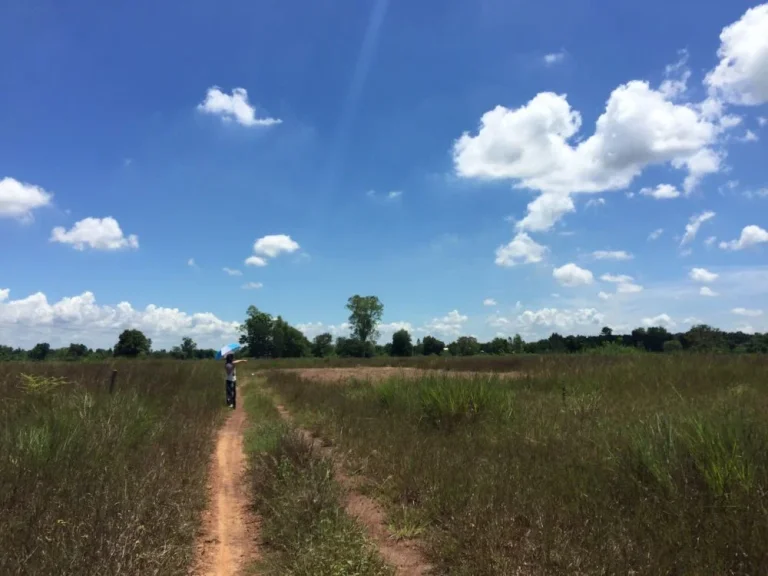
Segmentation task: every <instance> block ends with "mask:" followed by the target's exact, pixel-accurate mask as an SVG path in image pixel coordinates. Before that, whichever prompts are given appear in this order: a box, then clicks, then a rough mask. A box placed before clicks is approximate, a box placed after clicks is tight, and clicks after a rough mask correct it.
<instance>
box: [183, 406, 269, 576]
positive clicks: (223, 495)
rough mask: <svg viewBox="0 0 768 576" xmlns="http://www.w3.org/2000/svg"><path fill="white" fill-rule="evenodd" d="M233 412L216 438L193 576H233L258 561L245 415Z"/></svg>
mask: <svg viewBox="0 0 768 576" xmlns="http://www.w3.org/2000/svg"><path fill="white" fill-rule="evenodd" d="M240 404H241V405H239V406H238V407H237V409H236V410H233V411H232V412H231V413H230V414H229V416H228V418H227V421H226V423H225V424H224V426H223V427H222V428H221V429H220V430H219V432H218V436H217V438H216V450H215V451H214V454H213V458H212V461H211V465H210V470H209V473H208V478H209V485H208V498H209V500H208V508H207V509H206V510H205V512H204V513H203V523H202V533H201V535H200V536H199V538H198V543H197V546H196V550H195V552H196V561H195V563H194V568H193V570H192V571H191V574H192V575H194V576H236V575H238V574H242V573H243V570H244V569H245V568H246V567H247V566H248V565H249V564H250V563H251V562H253V561H254V560H256V559H257V558H258V531H259V524H258V519H257V518H256V516H255V515H254V514H253V512H252V511H251V509H250V507H249V494H248V483H247V479H246V477H245V463H246V460H245V453H244V451H243V432H244V431H245V412H244V411H243V408H242V401H241V402H240Z"/></svg>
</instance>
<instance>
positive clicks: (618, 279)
mask: <svg viewBox="0 0 768 576" xmlns="http://www.w3.org/2000/svg"><path fill="white" fill-rule="evenodd" d="M600 280H602V281H603V282H613V283H616V284H621V283H624V282H632V280H634V278H632V276H627V275H626V274H603V275H602V276H600Z"/></svg>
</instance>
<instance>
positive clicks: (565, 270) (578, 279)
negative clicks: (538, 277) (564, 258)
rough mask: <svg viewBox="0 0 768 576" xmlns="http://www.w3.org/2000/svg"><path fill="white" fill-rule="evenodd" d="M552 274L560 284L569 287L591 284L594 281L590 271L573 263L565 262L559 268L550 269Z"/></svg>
mask: <svg viewBox="0 0 768 576" xmlns="http://www.w3.org/2000/svg"><path fill="white" fill-rule="evenodd" d="M552 276H553V277H554V278H555V280H557V281H558V282H559V283H560V284H561V285H563V286H568V287H571V288H573V287H576V286H585V285H587V284H592V282H593V281H594V276H592V272H590V271H589V270H586V269H584V268H579V267H578V266H577V265H576V264H573V263H569V264H565V265H564V266H561V267H560V268H555V269H554V270H553V271H552Z"/></svg>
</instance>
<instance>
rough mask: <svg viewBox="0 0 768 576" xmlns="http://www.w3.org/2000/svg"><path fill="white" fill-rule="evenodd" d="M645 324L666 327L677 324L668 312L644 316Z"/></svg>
mask: <svg viewBox="0 0 768 576" xmlns="http://www.w3.org/2000/svg"><path fill="white" fill-rule="evenodd" d="M642 323H643V326H646V327H648V328H650V327H651V326H662V327H664V328H674V327H675V326H677V324H676V323H675V321H674V320H672V318H670V317H669V315H668V314H659V315H658V316H654V317H652V318H643V320H642Z"/></svg>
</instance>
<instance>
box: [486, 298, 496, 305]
mask: <svg viewBox="0 0 768 576" xmlns="http://www.w3.org/2000/svg"><path fill="white" fill-rule="evenodd" d="M483 306H496V300H494V299H493V298H486V299H485V300H483Z"/></svg>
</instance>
